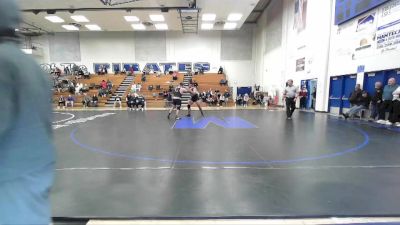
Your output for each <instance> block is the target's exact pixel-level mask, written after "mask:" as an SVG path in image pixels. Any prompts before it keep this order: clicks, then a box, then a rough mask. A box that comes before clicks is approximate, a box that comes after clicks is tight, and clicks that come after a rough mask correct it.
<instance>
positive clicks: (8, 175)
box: [0, 0, 54, 225]
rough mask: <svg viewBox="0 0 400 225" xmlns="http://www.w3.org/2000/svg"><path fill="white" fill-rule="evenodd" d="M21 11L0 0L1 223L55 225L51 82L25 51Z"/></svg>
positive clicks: (11, 4) (5, 0)
mask: <svg viewBox="0 0 400 225" xmlns="http://www.w3.org/2000/svg"><path fill="white" fill-rule="evenodd" d="M19 22H20V11H19V8H18V7H17V5H16V3H15V1H14V0H0V96H1V99H0V105H1V109H0V120H1V122H0V224H13V225H15V224H24V225H27V224H32V225H33V224H35V225H41V224H46V225H47V224H50V205H49V191H50V187H51V185H52V183H53V172H54V147H53V144H52V128H51V115H52V109H51V102H50V100H51V93H50V88H51V86H50V82H49V80H48V79H47V76H46V75H45V74H44V73H43V72H42V70H41V69H40V67H39V66H38V65H37V63H36V62H35V61H34V60H33V59H32V58H31V57H29V56H27V55H25V54H24V53H23V52H22V51H21V50H20V48H19V45H18V37H17V35H16V33H15V29H16V28H17V27H18V25H19Z"/></svg>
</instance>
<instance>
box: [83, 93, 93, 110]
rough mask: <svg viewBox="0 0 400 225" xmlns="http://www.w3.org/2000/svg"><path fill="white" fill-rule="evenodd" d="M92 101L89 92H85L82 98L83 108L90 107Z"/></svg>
mask: <svg viewBox="0 0 400 225" xmlns="http://www.w3.org/2000/svg"><path fill="white" fill-rule="evenodd" d="M90 101H91V99H90V97H89V96H88V95H87V93H84V94H83V99H82V105H83V108H86V107H89V106H90Z"/></svg>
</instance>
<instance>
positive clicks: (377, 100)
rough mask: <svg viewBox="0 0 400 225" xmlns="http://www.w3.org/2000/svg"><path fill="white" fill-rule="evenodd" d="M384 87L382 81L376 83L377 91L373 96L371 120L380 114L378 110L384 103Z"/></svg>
mask: <svg viewBox="0 0 400 225" xmlns="http://www.w3.org/2000/svg"><path fill="white" fill-rule="evenodd" d="M382 94H383V88H382V83H381V82H376V83H375V93H374V95H373V96H372V98H371V115H370V119H369V121H374V120H375V119H376V118H377V116H378V110H379V108H380V107H381V105H382V101H383V100H382Z"/></svg>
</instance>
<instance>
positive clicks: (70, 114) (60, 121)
mask: <svg viewBox="0 0 400 225" xmlns="http://www.w3.org/2000/svg"><path fill="white" fill-rule="evenodd" d="M53 113H57V114H62V115H69V116H71V117H69V118H67V119H63V120H59V121H55V122H53V124H57V123H63V122H66V121H68V120H72V119H73V118H75V115H74V114H72V113H62V112H53Z"/></svg>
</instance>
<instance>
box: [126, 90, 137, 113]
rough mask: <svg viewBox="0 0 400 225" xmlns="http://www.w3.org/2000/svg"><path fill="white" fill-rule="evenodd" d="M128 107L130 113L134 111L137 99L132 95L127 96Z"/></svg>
mask: <svg viewBox="0 0 400 225" xmlns="http://www.w3.org/2000/svg"><path fill="white" fill-rule="evenodd" d="M126 105H127V106H128V110H129V111H132V110H133V108H134V106H135V97H134V96H133V95H132V94H131V93H129V94H128V95H127V96H126Z"/></svg>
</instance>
